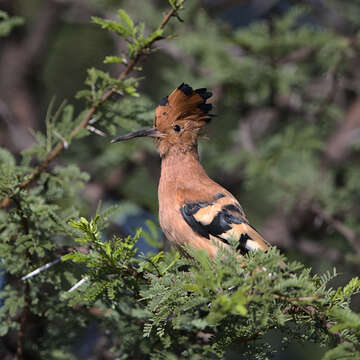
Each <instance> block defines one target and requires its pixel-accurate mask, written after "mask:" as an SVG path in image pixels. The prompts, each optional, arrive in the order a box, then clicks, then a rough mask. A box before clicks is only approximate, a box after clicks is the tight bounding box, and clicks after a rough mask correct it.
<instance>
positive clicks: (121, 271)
mask: <svg viewBox="0 0 360 360" xmlns="http://www.w3.org/2000/svg"><path fill="white" fill-rule="evenodd" d="M119 3H120V4H119ZM165 3H166V2H165V1H164V2H162V1H146V2H142V1H130V0H129V1H125V0H124V1H116V0H102V1H89V2H86V4H82V5H81V4H80V2H75V1H71V0H70V1H66V2H62V1H60V2H58V1H49V2H47V1H40V0H39V1H36V2H21V1H14V2H13V4H16V6H15V7H14V12H13V13H14V14H16V15H17V14H19V15H21V17H23V18H25V19H26V23H25V25H24V26H22V27H17V28H16V30H14V31H12V32H11V33H9V31H10V30H11V28H12V27H13V26H14V24H15V23H16V22H17V23H19V20H18V18H17V17H14V16H10V17H8V16H7V15H6V14H5V13H0V35H1V34H2V35H5V34H9V36H8V37H7V38H4V43H2V44H1V50H4V51H3V54H4V55H1V56H0V71H1V70H2V72H1V74H2V76H0V90H1V91H0V122H1V123H0V126H1V130H0V142H1V141H2V142H4V143H5V144H7V145H8V146H7V148H5V147H3V148H0V201H4V200H5V199H7V198H11V199H12V200H11V203H10V204H8V205H6V206H4V207H3V208H1V209H0V239H1V240H0V256H1V269H2V273H3V274H4V278H3V280H4V283H5V285H4V286H3V287H2V288H1V295H0V298H1V304H0V306H1V305H2V306H1V309H0V320H1V321H0V334H1V336H2V338H1V344H0V357H2V358H4V359H8V358H13V357H14V356H15V355H16V356H17V358H18V359H21V358H24V359H25V358H27V357H35V358H40V359H75V358H79V359H80V358H90V356H92V357H93V358H94V359H114V358H118V359H133V358H137V359H150V358H151V359H165V358H166V359H177V358H179V359H180V358H189V359H190V358H191V359H204V358H212V357H213V358H228V359H253V358H259V359H266V358H269V357H270V356H274V357H276V356H278V357H277V358H278V359H280V357H281V356H282V354H283V355H284V356H287V357H295V356H297V359H302V358H306V359H309V358H310V359H315V358H316V359H318V358H321V357H323V358H324V359H326V360H329V359H343V358H346V356H348V357H350V356H351V358H356V357H358V358H360V354H359V351H360V348H359V337H360V333H359V329H360V326H359V312H358V306H359V304H358V295H357V296H354V301H353V302H352V303H351V302H350V300H351V297H352V296H353V295H356V294H357V293H358V291H359V280H358V278H357V277H356V276H357V275H358V273H359V262H360V261H359V259H360V240H359V238H360V227H359V226H360V225H359V224H360V221H359V220H360V212H359V211H360V210H359V205H358V204H359V200H360V190H359V189H360V187H359V181H358V177H359V176H358V175H359V171H360V163H359V149H360V147H359V139H360V137H359V131H358V129H359V126H360V125H359V121H358V119H360V115H359V112H360V111H359V110H358V109H359V103H360V100H359V99H360V96H359V92H360V90H359V87H358V83H359V81H360V73H359V72H358V67H357V63H358V61H359V60H360V56H359V45H360V42H359V38H360V24H359V20H358V17H357V15H356V14H359V13H360V5H359V4H358V3H357V2H356V1H349V2H347V3H346V4H344V2H343V1H339V0H332V1H328V2H326V4H325V2H323V4H322V5H321V6H320V5H318V4H316V3H315V2H312V1H305V2H304V1H280V0H279V1H273V2H271V1H269V2H266V4H265V2H264V3H262V2H261V1H259V2H255V1H254V2H252V3H251V5H249V4H242V5H241V4H240V5H231V4H230V5H229V3H233V2H227V1H224V2H221V1H219V2H212V1H200V0H197V1H191V2H187V3H185V6H184V7H183V9H182V11H181V13H180V14H178V16H179V15H180V18H181V19H183V20H184V23H182V22H180V21H176V19H175V18H174V19H172V20H171V21H170V22H169V24H168V25H167V28H166V30H165V31H164V32H163V31H162V29H160V30H161V31H159V30H156V29H158V26H159V24H160V23H161V21H162V20H163V18H162V13H164V12H166V11H168V10H169V5H170V7H174V6H175V8H178V7H179V6H180V5H181V2H180V1H171V2H170V4H169V3H167V4H165ZM267 3H269V4H270V3H272V5H271V6H270V5H267ZM304 3H307V6H304ZM119 5H120V6H121V7H122V8H124V9H125V10H126V11H125V10H121V11H119V10H118V7H119ZM165 5H166V6H167V7H165ZM228 6H230V10H229V8H228ZM232 6H234V8H232ZM52 7H56V11H54V9H53V8H52ZM249 9H250V10H251V9H252V12H251V11H250V12H249ZM8 13H9V14H12V13H11V12H8ZM38 14H39V15H38ZM51 14H52V15H51ZM54 14H56V16H55V15H54ZM242 14H248V17H249V18H246V19H245V18H244V17H243V15H242ZM46 16H47V17H46ZM51 16H52V17H51ZM90 18H93V23H90ZM45 19H46V21H45ZM174 20H175V21H174ZM94 22H95V24H94ZM143 24H146V26H144V25H143ZM40 25H42V26H44V27H45V26H48V27H49V28H48V30H47V31H45V32H44V30H42V32H41V31H39V28H38V27H37V26H40ZM98 25H100V26H98ZM101 27H102V28H104V29H105V30H109V31H102V30H101V29H100V28H101ZM2 29H4V30H2ZM151 29H152V30H151ZM35 30H36V31H35ZM47 33H49V35H50V36H49V37H48V39H46V38H45V39H43V43H44V44H43V46H39V44H38V43H37V42H36V41H35V40H37V38H36V36H37V37H39V36H40V34H47ZM169 33H170V34H172V35H171V36H169V35H168V34H169ZM35 34H37V35H35ZM118 35H120V36H118ZM105 36H108V38H106V39H107V40H106V41H105V40H104V39H105ZM162 37H166V39H164V40H163V41H161V42H159V43H156V47H159V49H155V46H152V47H150V46H149V44H150V43H152V42H153V41H154V40H160V39H161V38H162ZM26 39H30V40H31V41H30V40H29V43H30V44H32V45H34V46H24V44H26ZM73 39H76V41H75V42H73ZM41 44H42V42H41ZM64 44H66V46H65V45H64ZM35 45H36V46H35ZM14 49H16V50H17V51H14ZM24 49H26V51H28V52H29V53H26V54H24V53H22V52H21V50H24ZM29 49H30V50H29ZM155 50H156V51H155ZM35 53H37V56H35V55H36V54H35ZM99 54H100V55H99ZM7 56H8V57H7ZM138 56H143V57H142V60H145V59H146V62H145V61H142V62H139V63H137V64H136V66H135V67H134V69H133V72H132V73H131V74H128V73H127V74H126V76H124V77H123V78H120V79H119V74H121V73H122V72H123V71H124V69H126V68H127V66H129V64H131V62H132V61H133V60H135V59H137V57H138ZM100 58H101V59H103V60H102V61H103V62H104V63H102V64H101V63H99V61H100V60H99V59H100ZM4 59H5V60H6V61H5V60H4ZM9 59H10V60H12V61H13V62H17V61H18V62H19V63H18V64H19V66H18V68H17V69H18V71H16V72H14V73H13V74H12V76H13V78H14V79H16V80H14V87H13V88H12V89H16V90H14V92H13V93H11V94H10V95H11V96H10V97H8V98H6V97H5V95H6V94H5V93H6V91H5V90H7V89H8V85H9V84H10V85H11V82H10V83H9V82H7V83H6V85H7V87H6V88H5V89H4V87H1V85H2V81H4V79H5V77H6V78H7V76H5V75H7V71H6V69H5V71H4V70H3V68H2V66H5V65H4V64H7V66H10V65H9V64H10V63H11V61H9ZM21 61H23V62H21ZM29 64H30V65H29ZM26 67H27V71H24V70H23V69H24V68H26ZM74 69H75V70H74ZM76 69H81V74H82V75H80V74H79V71H78V70H76ZM71 71H73V73H72V72H71ZM74 72H75V73H76V74H74ZM18 74H21V76H22V77H21V79H20V80H19V79H17V78H16V75H18ZM81 76H82V77H83V80H84V82H85V85H86V88H85V89H83V88H82V87H81V85H80V84H78V83H77V81H78V80H79V79H80V78H81ZM7 81H9V80H7ZM183 81H184V82H187V83H189V84H190V85H191V86H193V87H208V88H209V89H210V90H211V91H213V93H214V96H213V98H212V99H213V103H214V109H215V112H216V113H217V118H215V119H214V120H213V122H212V123H211V124H210V125H209V127H208V132H209V138H210V140H209V141H202V142H201V144H200V153H201V159H202V162H203V164H204V166H205V168H206V169H207V171H208V173H209V175H210V176H211V177H212V178H214V179H215V180H216V181H218V182H220V183H222V184H223V185H224V186H225V187H226V188H228V189H229V190H230V191H231V192H232V193H234V195H236V196H237V197H238V199H239V200H240V202H241V203H242V205H243V206H244V208H245V210H246V212H247V215H248V218H249V219H250V220H251V222H252V223H253V224H254V225H255V226H256V227H258V228H259V229H260V230H261V231H262V232H263V234H264V236H265V238H267V239H268V240H269V241H270V242H272V243H273V244H276V245H277V246H279V247H280V249H281V251H282V252H286V254H287V257H288V259H290V260H286V262H287V268H286V269H280V268H279V266H278V264H279V261H280V259H282V258H283V257H282V256H280V255H279V252H278V251H277V250H271V251H270V252H269V253H268V254H254V255H250V256H249V258H248V259H247V261H246V265H245V266H244V267H241V266H239V261H240V260H239V259H237V258H236V257H235V256H234V254H233V253H232V252H225V251H223V252H221V253H220V255H219V256H218V258H217V259H215V260H214V261H213V262H212V261H210V260H209V259H208V258H207V257H206V256H205V255H204V254H201V253H196V252H193V251H192V250H191V249H188V251H189V252H191V253H192V255H193V258H192V259H183V258H181V257H180V255H179V254H178V253H177V252H174V251H172V250H171V251H168V252H167V251H164V248H166V246H165V245H164V244H162V243H161V242H159V241H158V239H157V231H156V229H155V225H151V226H150V228H151V231H150V232H151V234H150V233H146V232H143V233H142V234H143V236H142V237H141V236H140V235H141V234H140V231H139V232H137V233H136V232H135V233H134V232H132V231H133V230H135V229H136V228H137V227H138V225H139V222H140V223H141V222H142V223H144V220H145V218H146V217H151V216H156V213H157V199H156V187H157V179H158V176H159V164H160V161H159V159H158V156H157V154H156V152H155V148H154V146H153V144H152V143H151V141H149V140H148V139H139V140H136V141H133V142H126V143H121V144H114V145H110V140H111V139H112V138H113V137H115V136H116V135H117V134H120V133H123V132H125V131H132V130H137V129H139V128H142V127H149V126H152V122H153V116H154V108H155V107H156V105H157V102H158V100H159V99H160V98H162V97H163V96H164V95H167V94H169V93H170V92H171V91H172V90H173V89H174V88H175V87H177V86H178V85H179V84H180V83H181V82H183ZM26 86H27V87H26ZM49 89H51V93H49V92H48V91H47V90H49ZM69 89H71V90H69ZM72 89H77V90H78V91H77V95H76V94H72V95H71V93H72V91H73V90H72ZM108 91H110V92H111V96H110V97H109V98H106V99H105V100H104V94H107V92H108ZM24 94H25V95H26V94H27V96H24ZM55 95H56V98H55V97H54V96H55ZM69 96H71V97H70V99H69V100H63V99H62V98H63V97H68V98H69ZM72 96H73V97H72ZM31 98H32V101H33V105H34V104H35V105H36V106H33V108H36V109H39V110H38V113H35V114H32V115H35V118H36V119H38V120H37V122H36V124H34V129H32V130H31V133H32V136H33V141H34V144H33V145H32V146H31V147H29V148H26V149H24V150H22V151H19V149H22V141H23V139H24V132H26V133H27V130H25V129H27V128H28V123H27V122H26V120H27V118H28V117H29V118H30V115H31V114H30V111H31V109H32V107H31V106H25V105H26V104H27V103H26V101H30V100H31ZM29 99H30V100H29ZM48 99H53V100H52V101H50V102H49V100H48ZM59 99H60V100H59ZM23 108H24V109H26V111H27V112H26V114H27V115H26V116H25V118H23V119H22V120H21V114H22V112H21V111H20V112H19V111H18V110H21V109H23ZM45 108H47V111H43V113H42V109H45ZM91 109H95V111H94V112H93V113H91V114H92V115H91V118H90V119H89V122H88V124H87V125H86V126H84V127H82V124H83V120H84V119H86V117H87V116H88V114H89V111H92V110H91ZM14 124H17V125H18V127H17V128H15V129H14ZM20 130H21V131H23V132H21V131H20ZM59 144H60V145H61V146H63V150H62V151H61V153H60V156H58V157H57V158H56V159H55V160H53V159H50V160H49V163H48V164H46V165H47V166H45V167H44V168H43V169H41V171H40V172H39V173H38V175H37V176H36V177H35V179H34V180H33V181H32V183H31V185H30V186H22V184H24V182H26V181H27V179H29V178H31V176H32V175H31V174H34V172H36V171H38V169H39V167H38V165H39V164H42V162H44V161H47V159H49V156H50V155H51V154H52V152H53V151H54V149H56V148H57V147H58V146H59ZM99 201H100V202H101V201H103V202H105V203H106V205H105V206H101V204H99ZM114 202H116V203H119V204H120V205H119V206H115V207H112V206H110V205H111V204H113V203H114ZM134 203H136V204H137V206H135V205H134ZM95 207H98V211H97V213H99V214H100V217H96V218H95V220H93V221H91V222H89V221H87V220H85V218H82V219H80V220H74V219H79V217H80V216H86V217H87V216H90V214H93V213H94V212H95ZM140 207H142V208H143V209H145V211H146V212H147V213H146V212H145V211H144V210H140ZM101 208H105V209H107V210H105V211H102V210H101ZM139 219H140V220H139ZM70 225H72V226H70ZM74 228H75V229H74ZM100 230H104V233H101V232H100ZM130 232H132V233H133V234H134V235H133V236H130V237H128V236H127V235H128V234H129V233H130ZM113 233H116V234H117V235H116V236H114V237H113ZM122 235H124V236H122ZM74 237H78V238H80V239H78V243H74V242H73V240H72V239H73V238H74ZM144 237H145V238H147V239H148V240H150V242H151V244H152V246H153V249H157V250H156V253H152V254H147V255H140V254H141V252H142V249H143V246H144V245H143V243H141V242H142V241H143V238H144ZM66 254H67V255H66ZM63 255H64V256H65V257H64V258H63V259H67V260H72V261H66V262H60V261H59V259H60V257H61V256H63ZM225 259H226V260H225ZM293 260H297V261H301V262H305V263H306V264H307V265H309V266H312V269H313V270H312V271H310V268H309V267H308V266H303V265H301V264H300V263H299V262H296V261H295V262H294V261H293ZM333 263H335V265H336V267H337V268H340V271H341V274H344V275H341V276H337V277H336V278H334V276H335V274H334V272H333V271H332V270H330V269H332V268H333V265H334V264H333ZM46 264H48V266H49V267H48V268H47V269H46V270H43V271H40V272H39V274H37V275H36V276H31V277H29V278H27V279H26V280H24V281H23V280H21V278H22V277H23V276H25V275H27V274H31V272H32V271H34V270H36V269H42V266H44V265H46ZM184 269H185V271H184ZM329 271H330V272H329ZM317 273H324V274H325V275H316V274H317ZM351 278H352V280H351ZM79 280H82V281H81V282H80V283H79V282H78V281H79ZM75 284H77V285H76V286H77V287H76V289H74V288H73V289H72V291H71V292H69V290H70V289H71V288H72V286H73V285H75ZM0 286H2V285H0ZM84 326H87V327H88V328H90V329H92V330H88V331H89V332H91V334H90V335H89V332H86V331H85V330H83V327H84ZM144 335H145V337H144ZM89 337H91V338H92V339H93V337H94V338H96V345H94V346H93V347H91V346H90V350H87V351H85V350H83V347H82V346H81V345H82V344H84V343H85V344H88V343H89V339H88V338H89ZM295 343H298V344H301V345H300V346H301V348H300V350H299V351H298V353H297V354H295V355H294V353H291V351H295V350H293V349H294V344H295ZM310 343H315V344H317V345H319V346H318V347H314V348H311V349H312V350H307V347H308V346H309V344H310ZM14 344H15V345H14ZM320 345H321V347H320ZM83 351H85V353H84V352H83ZM276 351H277V354H276Z"/></svg>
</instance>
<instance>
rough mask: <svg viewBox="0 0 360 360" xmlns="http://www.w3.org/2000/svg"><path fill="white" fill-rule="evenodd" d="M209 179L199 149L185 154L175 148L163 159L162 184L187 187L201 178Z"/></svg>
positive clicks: (193, 149)
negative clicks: (201, 161)
mask: <svg viewBox="0 0 360 360" xmlns="http://www.w3.org/2000/svg"><path fill="white" fill-rule="evenodd" d="M204 177H206V178H208V176H207V174H206V172H205V170H204V168H203V167H202V166H201V163H200V161H199V154H198V151H197V147H196V146H194V147H193V148H192V149H191V150H189V151H186V152H183V151H181V150H179V149H177V148H176V147H173V148H172V149H170V150H169V152H168V153H167V154H166V155H165V156H164V157H163V158H162V161H161V177H160V183H163V184H164V183H172V184H173V185H174V184H176V186H175V187H186V185H189V184H191V183H193V182H196V181H198V180H199V178H204Z"/></svg>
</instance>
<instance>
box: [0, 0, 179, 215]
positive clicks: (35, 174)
mask: <svg viewBox="0 0 360 360" xmlns="http://www.w3.org/2000/svg"><path fill="white" fill-rule="evenodd" d="M184 2H185V0H180V1H179V3H178V7H177V9H174V8H172V9H171V10H169V11H168V12H167V13H165V14H164V15H163V20H162V22H161V23H160V25H159V26H158V28H157V30H162V29H164V28H165V26H166V24H167V23H168V22H169V20H170V19H171V17H172V16H176V15H177V10H178V8H180V6H181V5H182V4H183V3H184ZM160 39H161V38H160V37H157V38H155V39H153V40H152V41H151V42H150V43H149V44H147V46H146V47H145V48H143V49H141V50H139V51H138V52H137V54H136V55H135V57H134V58H133V59H132V60H131V61H130V62H129V64H128V65H127V67H126V68H125V69H124V71H123V72H122V73H121V74H120V75H119V76H118V78H117V80H119V81H122V80H124V79H125V78H126V76H128V75H129V74H130V72H131V71H132V70H133V69H134V68H135V66H136V65H137V64H138V63H139V61H140V60H141V59H142V58H143V57H144V55H146V51H147V50H148V49H150V47H151V46H152V45H153V44H154V43H155V42H156V41H158V40H160ZM114 92H115V89H109V90H107V91H106V92H105V93H104V94H103V96H102V97H101V99H100V101H99V102H97V103H96V104H94V105H93V106H92V107H91V108H90V109H89V111H88V112H87V114H86V115H85V117H84V119H83V120H82V121H81V122H80V123H79V125H77V126H76V127H75V128H74V129H73V131H72V132H71V134H70V137H71V138H72V137H74V136H75V135H76V134H77V133H78V132H79V131H80V130H81V129H85V128H86V126H87V125H88V124H89V121H90V120H91V119H92V118H93V115H94V114H95V112H96V111H97V109H98V108H99V107H100V106H101V105H102V104H104V103H105V102H106V101H107V100H108V99H109V97H111V95H113V94H114ZM63 149H64V143H63V142H62V141H60V142H59V143H58V144H57V145H56V146H55V147H54V149H53V150H52V151H51V152H50V154H49V155H48V156H47V157H46V159H45V160H44V161H43V162H42V163H41V164H40V165H39V167H38V168H37V169H36V170H35V171H34V172H33V173H31V174H30V175H29V176H28V177H27V179H26V180H24V181H23V182H21V183H20V184H19V186H18V188H19V189H20V190H22V189H25V188H27V187H28V186H29V185H30V184H32V183H33V182H34V181H36V180H37V179H38V177H39V176H40V175H41V173H42V172H43V171H44V170H45V169H46V168H47V167H48V166H49V164H50V163H51V162H52V161H53V160H54V159H55V158H56V157H57V156H58V155H59V154H60V153H61V152H62V150H63ZM11 200H12V196H8V197H6V198H5V199H3V200H2V201H1V202H0V208H4V207H6V206H8V205H9V204H10V202H11Z"/></svg>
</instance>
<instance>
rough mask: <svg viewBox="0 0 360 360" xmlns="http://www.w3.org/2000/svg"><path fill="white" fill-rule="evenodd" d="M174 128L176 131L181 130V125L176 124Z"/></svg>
mask: <svg viewBox="0 0 360 360" xmlns="http://www.w3.org/2000/svg"><path fill="white" fill-rule="evenodd" d="M173 129H174V131H176V132H179V131H180V130H181V129H180V126H179V125H175V126H174V127H173Z"/></svg>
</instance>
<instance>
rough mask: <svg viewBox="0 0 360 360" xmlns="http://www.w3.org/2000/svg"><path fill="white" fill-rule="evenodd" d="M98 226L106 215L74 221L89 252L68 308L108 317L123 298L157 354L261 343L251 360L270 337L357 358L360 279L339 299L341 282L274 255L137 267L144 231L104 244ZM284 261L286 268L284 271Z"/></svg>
mask: <svg viewBox="0 0 360 360" xmlns="http://www.w3.org/2000/svg"><path fill="white" fill-rule="evenodd" d="M98 221H99V216H96V217H95V218H94V220H92V221H90V222H89V221H87V220H86V219H84V218H81V219H80V220H79V221H71V222H70V224H71V226H72V227H74V228H76V229H77V230H79V231H80V235H81V237H79V238H77V239H76V241H78V242H80V243H81V244H82V245H84V244H86V245H87V247H88V250H87V251H88V253H86V254H84V252H83V251H81V252H80V251H75V252H73V253H71V254H68V255H65V256H64V257H63V260H71V261H73V262H76V263H78V262H80V263H83V264H84V265H85V266H86V271H85V274H86V276H87V277H88V278H89V281H88V282H87V285H84V286H82V287H79V288H78V289H77V294H75V295H73V296H71V300H70V304H71V305H74V304H79V303H84V302H85V304H89V303H96V304H97V306H100V307H101V308H102V307H103V306H104V305H105V304H107V306H110V307H111V308H112V309H114V308H118V307H119V306H121V305H120V303H119V302H118V299H119V298H124V297H125V298H126V299H127V300H126V301H130V303H129V304H128V305H127V306H130V308H132V309H136V311H133V312H132V313H130V314H128V316H129V317H130V318H131V317H132V318H133V320H132V321H131V320H130V321H131V322H140V324H141V326H140V327H143V334H144V337H145V339H149V340H147V341H149V342H152V341H154V340H155V339H157V340H158V341H160V343H159V344H158V346H157V350H158V351H159V353H158V354H164V351H166V354H168V356H176V355H179V354H181V358H184V359H185V358H189V359H190V358H193V356H200V357H202V358H205V357H206V358H208V357H210V356H214V355H215V356H217V357H218V358H222V357H223V356H224V354H225V353H226V351H227V349H228V348H229V346H230V345H231V344H234V343H236V342H244V343H247V342H251V341H253V340H256V344H257V345H256V346H255V347H252V346H249V347H248V348H247V354H248V356H255V354H257V353H259V349H260V347H263V346H264V341H265V342H266V340H265V339H266V335H267V334H268V332H270V331H271V330H273V329H277V330H279V331H280V333H281V334H282V335H281V336H282V337H284V338H286V337H288V336H289V334H291V336H292V337H293V338H294V339H298V341H307V340H310V341H314V342H318V343H320V344H322V345H327V346H331V345H333V344H336V339H337V338H338V337H341V339H342V341H343V342H344V343H342V344H340V345H339V347H337V348H335V349H334V350H331V351H330V352H329V353H327V355H326V356H325V359H326V358H329V359H330V358H331V359H332V358H334V357H330V356H334V355H333V354H335V353H336V352H338V353H340V352H341V351H342V352H341V353H343V352H344V351H349V349H352V350H354V349H357V351H358V350H359V345H360V338H359V333H358V331H359V324H360V322H359V317H358V315H357V314H355V313H354V312H352V311H351V309H350V300H351V298H352V296H353V295H354V294H357V293H359V291H360V282H359V279H358V278H354V279H352V280H351V281H350V282H349V283H348V284H347V285H346V286H344V287H339V288H338V289H337V290H334V289H332V288H331V287H330V288H328V283H329V281H330V280H332V279H333V277H334V276H336V273H334V274H333V275H332V274H330V273H329V274H325V275H324V276H322V277H319V276H318V275H315V276H313V275H311V273H310V269H307V268H305V267H304V266H303V265H301V264H299V263H297V262H289V261H287V260H286V259H285V258H284V257H283V256H282V255H280V254H279V252H278V250H276V249H271V250H270V251H269V252H268V253H263V252H255V253H251V254H249V255H248V256H246V257H245V259H244V258H240V257H238V256H237V254H236V252H235V248H234V249H233V250H232V249H225V248H220V249H219V251H218V255H217V256H216V258H215V259H213V260H211V259H210V258H209V257H208V255H207V254H205V253H204V252H202V251H198V250H193V249H191V248H189V247H187V248H186V251H187V253H188V254H189V257H187V258H181V257H180V256H179V254H178V253H167V254H163V253H159V254H157V255H155V256H148V257H144V258H138V257H136V249H135V244H136V241H137V239H138V237H139V235H140V233H139V232H138V233H137V234H136V236H135V237H134V238H130V237H128V238H126V239H119V238H117V237H114V238H113V239H112V240H109V241H101V240H99V239H100V237H101V236H100V233H99V230H98V227H97V222H98ZM282 261H285V262H286V265H280V264H281V263H282ZM184 267H186V268H187V270H185V271H184V270H183V269H184ZM101 304H104V305H101ZM334 323H335V324H336V325H335V326H332V324H334ZM345 329H346V330H345ZM139 330H140V329H139ZM333 334H335V335H333ZM118 335H119V334H114V336H115V337H116V336H118ZM194 339H197V341H194ZM143 341H145V340H143ZM345 344H346V345H345ZM117 346H120V347H121V345H120V344H118V345H117ZM149 346H150V344H149ZM268 347H269V348H271V345H270V344H268ZM115 348H116V347H115ZM165 349H166V350H165ZM138 351H139V356H141V355H140V354H141V349H139V350H138ZM170 354H172V355H170ZM144 355H145V354H143V355H142V356H144ZM154 356H155V357H154V358H157V357H156V355H154ZM159 356H160V355H159Z"/></svg>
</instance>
